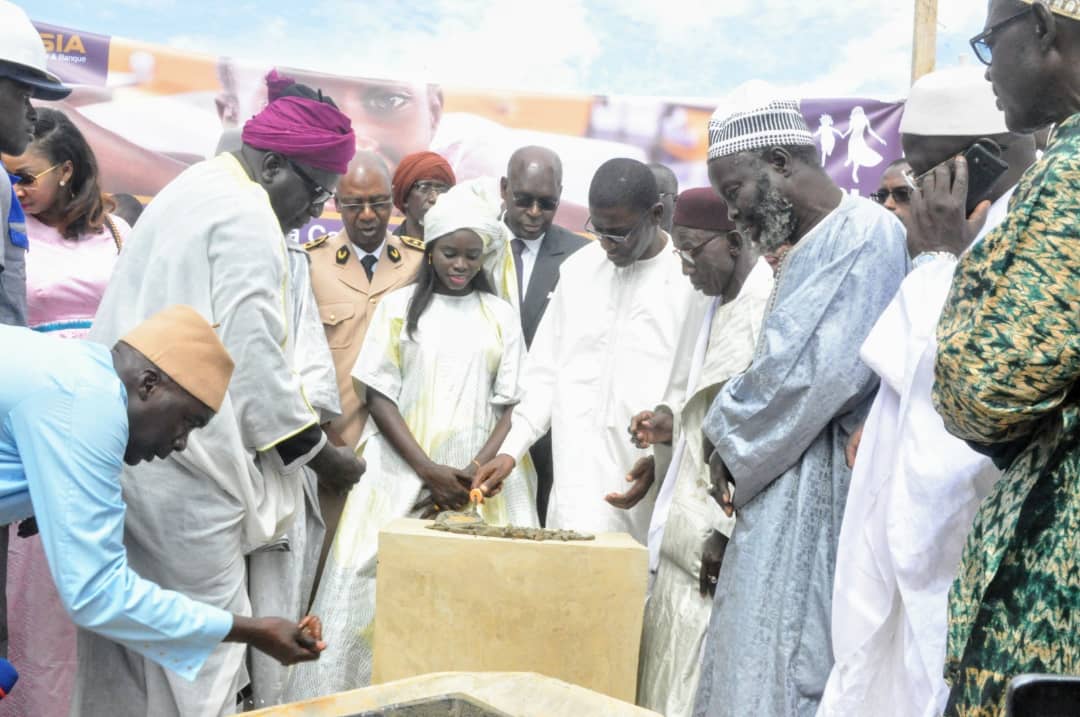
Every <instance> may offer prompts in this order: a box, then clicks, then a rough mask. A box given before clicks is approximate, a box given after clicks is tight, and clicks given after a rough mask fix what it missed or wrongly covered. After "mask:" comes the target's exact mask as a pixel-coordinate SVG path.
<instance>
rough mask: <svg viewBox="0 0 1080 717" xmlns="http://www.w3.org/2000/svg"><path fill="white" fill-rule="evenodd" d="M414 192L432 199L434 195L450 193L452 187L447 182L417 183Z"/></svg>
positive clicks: (413, 186) (413, 188) (413, 187)
mask: <svg viewBox="0 0 1080 717" xmlns="http://www.w3.org/2000/svg"><path fill="white" fill-rule="evenodd" d="M412 191H414V192H417V193H419V194H424V195H427V196H429V197H430V196H431V195H433V194H446V193H447V192H449V191H450V185H449V184H446V183H445V182H428V181H424V182H417V183H416V184H414V185H412Z"/></svg>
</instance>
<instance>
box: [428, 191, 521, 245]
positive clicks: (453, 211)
mask: <svg viewBox="0 0 1080 717" xmlns="http://www.w3.org/2000/svg"><path fill="white" fill-rule="evenodd" d="M501 214H502V197H501V196H500V194H499V182H498V180H496V179H493V178H491V177H479V178H477V179H470V180H469V181H467V182H459V183H458V184H455V185H454V186H453V187H451V188H450V191H448V192H446V194H443V195H442V196H440V197H439V199H438V201H436V202H435V206H433V207H432V208H431V209H429V210H427V214H425V215H424V243H425V244H431V243H432V242H433V241H435V240H436V239H441V238H442V237H444V236H446V235H447V234H452V233H454V232H456V231H457V230H458V229H471V230H472V231H474V232H476V233H477V235H479V237H480V240H481V241H483V242H484V250H485V251H487V249H488V248H489V247H491V246H493V245H494V246H495V247H499V246H501V245H503V244H505V243H506V242H507V241H508V240H509V237H508V236H507V234H508V233H509V231H510V230H509V229H508V228H507V226H506V224H504V223H503V221H502V217H501Z"/></svg>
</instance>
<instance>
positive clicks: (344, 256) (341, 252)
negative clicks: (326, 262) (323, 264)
mask: <svg viewBox="0 0 1080 717" xmlns="http://www.w3.org/2000/svg"><path fill="white" fill-rule="evenodd" d="M349 253H350V252H349V247H347V246H343V247H341V248H339V249H338V250H337V254H336V255H335V257H334V258H335V259H336V260H337V263H338V264H344V263H345V262H347V261H348V260H349Z"/></svg>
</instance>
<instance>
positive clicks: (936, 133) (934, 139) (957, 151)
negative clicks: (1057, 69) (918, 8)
mask: <svg viewBox="0 0 1080 717" xmlns="http://www.w3.org/2000/svg"><path fill="white" fill-rule="evenodd" d="M912 103H914V106H913V104H912ZM900 133H901V141H902V142H903V144H904V155H905V157H906V158H907V161H908V164H910V165H911V175H910V180H911V182H912V184H915V185H917V186H916V187H915V189H918V190H926V191H925V192H924V195H925V194H931V193H933V192H934V191H935V190H936V189H938V185H939V184H943V183H944V182H945V181H946V180H947V181H948V182H949V183H950V186H951V185H952V183H954V182H955V181H956V171H955V166H956V165H955V162H956V158H958V157H963V158H964V163H965V165H966V168H967V202H966V206H965V211H966V212H967V217H968V223H967V231H966V232H963V233H960V234H958V235H956V236H949V237H943V238H942V237H938V236H936V234H935V233H928V232H927V231H926V229H925V227H924V226H922V225H920V222H919V219H920V217H918V216H915V214H914V212H912V213H911V214H910V215H909V216H910V217H911V218H910V219H909V221H907V222H905V223H906V224H907V228H908V249H909V250H910V252H911V257H912V259H914V260H916V263H919V262H918V257H919V255H920V254H924V253H931V252H944V253H945V254H952V255H953V256H959V255H960V254H962V253H964V251H966V250H967V248H968V246H969V245H970V244H971V243H972V241H973V240H975V239H976V238H981V237H982V236H985V235H986V234H987V233H988V229H992V228H993V226H996V225H997V224H1000V223H1001V220H1002V219H1004V218H1005V214H1006V212H1007V211H1008V204H1009V199H1010V198H1011V197H1012V193H1013V190H1014V189H1015V188H1016V184H1017V182H1019V181H1020V177H1021V176H1022V175H1023V174H1024V172H1025V171H1027V168H1028V167H1030V166H1031V165H1032V164H1034V162H1035V139H1034V138H1033V137H1032V136H1031V135H1029V134H1017V133H1015V132H1010V131H1009V129H1008V128H1007V127H1006V126H1005V116H1004V115H1003V114H1002V112H1001V110H999V109H997V105H996V100H995V99H994V95H993V90H992V89H991V88H990V85H989V83H987V82H986V80H985V79H984V77H983V73H982V71H981V70H979V69H977V68H974V67H960V68H955V69H949V70H941V71H939V72H934V73H931V74H929V75H926V76H925V77H923V78H922V79H920V80H919V81H918V82H917V83H916V84H915V85H914V86H913V87H912V88H911V95H910V97H909V99H908V104H907V107H906V109H905V111H904V118H903V120H902V121H901V123H900ZM922 199H923V201H922V202H920V205H921V206H922V207H925V206H926V202H925V196H924V197H923V198H922ZM913 201H914V202H919V198H915V199H914V200H913ZM985 202H989V204H988V205H985V206H984V203H985ZM921 216H925V212H924V213H923V214H922V215H921ZM988 225H989V227H988Z"/></svg>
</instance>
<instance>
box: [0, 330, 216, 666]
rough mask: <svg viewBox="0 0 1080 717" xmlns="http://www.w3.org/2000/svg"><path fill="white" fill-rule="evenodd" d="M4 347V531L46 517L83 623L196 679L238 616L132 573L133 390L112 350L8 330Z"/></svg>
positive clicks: (0, 512) (0, 402) (63, 584)
mask: <svg viewBox="0 0 1080 717" xmlns="http://www.w3.org/2000/svg"><path fill="white" fill-rule="evenodd" d="M0 346H2V347H3V356H4V370H3V371H0V524H6V523H10V522H14V521H16V520H20V519H23V518H26V517H29V516H31V515H34V516H36V518H37V524H38V530H39V531H40V534H41V542H42V545H43V546H44V548H45V557H46V558H47V559H48V562H49V572H50V573H51V574H52V578H53V581H54V582H55V583H56V588H57V591H58V592H59V595H60V600H61V601H62V602H63V604H64V607H65V609H66V610H67V611H68V613H69V614H70V615H71V618H72V620H73V621H74V622H75V624H76V625H78V626H79V627H81V628H83V629H86V630H91V631H93V632H96V633H98V634H100V635H102V636H104V637H106V638H108V639H110V640H115V641H116V642H119V643H121V644H122V645H124V646H125V647H127V648H129V649H131V650H134V651H135V652H138V653H139V654H141V655H143V656H144V657H146V658H147V659H150V660H153V661H154V662H157V663H158V664H160V665H162V666H163V667H167V668H169V669H171V670H173V671H175V672H177V673H179V674H180V675H181V676H183V677H185V678H186V679H189V680H190V679H194V678H195V675H196V674H198V672H199V668H200V667H201V666H202V664H203V662H205V660H206V658H207V657H208V656H209V654H210V653H211V651H213V649H214V648H215V647H217V646H218V645H219V644H220V643H221V641H222V640H223V639H224V638H225V635H226V634H228V632H229V630H231V629H232V623H233V621H232V616H231V615H230V614H229V613H227V612H225V611H224V610H220V609H218V608H215V607H211V606H209V605H205V604H203V603H199V602H195V601H194V600H191V599H190V598H188V597H185V596H184V595H181V594H180V593H176V592H173V591H170V590H164V589H162V588H160V587H159V586H158V585H157V584H155V583H152V582H150V581H149V580H144V579H142V578H140V577H139V576H138V575H136V574H135V572H133V571H132V570H131V568H130V567H128V562H127V551H126V550H125V548H124V500H123V495H122V493H121V488H120V471H121V469H122V467H123V460H124V451H125V449H126V447H127V440H128V416H127V392H126V391H125V389H124V385H123V383H121V381H120V379H119V377H118V376H117V375H116V370H115V369H114V368H113V363H112V356H111V353H110V351H109V349H108V348H106V347H104V346H101V345H98V344H93V343H90V342H89V341H78V340H73V339H60V338H56V337H51V336H43V335H40V334H36V333H34V332H33V331H30V330H29V329H22V328H15V327H9V326H0ZM193 559H196V560H197V559H198V556H193Z"/></svg>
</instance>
